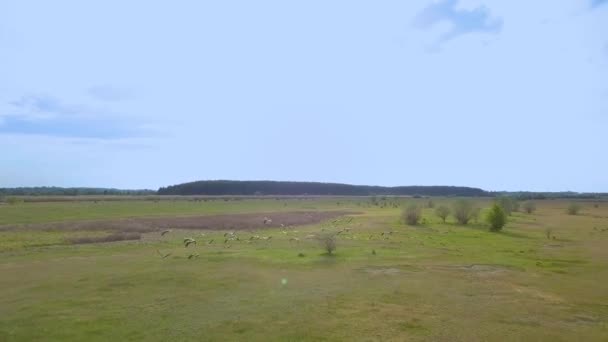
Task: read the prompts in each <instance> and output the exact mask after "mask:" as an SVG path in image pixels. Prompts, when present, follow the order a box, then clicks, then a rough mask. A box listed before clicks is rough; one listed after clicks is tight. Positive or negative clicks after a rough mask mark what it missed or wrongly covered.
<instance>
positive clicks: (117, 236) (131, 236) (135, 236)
mask: <svg viewBox="0 0 608 342" xmlns="http://www.w3.org/2000/svg"><path fill="white" fill-rule="evenodd" d="M139 239H141V234H139V233H122V232H118V233H112V234H110V235H107V236H94V237H93V236H87V237H79V238H72V239H67V242H68V243H70V244H83V243H100V242H116V241H128V240H139Z"/></svg>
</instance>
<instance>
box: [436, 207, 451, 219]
mask: <svg viewBox="0 0 608 342" xmlns="http://www.w3.org/2000/svg"><path fill="white" fill-rule="evenodd" d="M435 215H437V216H438V217H439V218H441V219H442V220H443V223H445V220H446V219H447V218H448V216H450V208H448V207H446V206H445V205H440V206H438V207H437V209H435Z"/></svg>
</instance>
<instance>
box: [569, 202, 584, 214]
mask: <svg viewBox="0 0 608 342" xmlns="http://www.w3.org/2000/svg"><path fill="white" fill-rule="evenodd" d="M579 211H581V206H580V204H578V203H570V205H569V206H568V215H578V213H579Z"/></svg>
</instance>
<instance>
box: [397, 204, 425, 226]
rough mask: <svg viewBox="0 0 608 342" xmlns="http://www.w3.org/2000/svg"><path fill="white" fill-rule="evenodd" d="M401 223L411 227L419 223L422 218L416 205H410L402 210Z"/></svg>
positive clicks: (420, 211)
mask: <svg viewBox="0 0 608 342" xmlns="http://www.w3.org/2000/svg"><path fill="white" fill-rule="evenodd" d="M401 216H402V218H403V221H404V222H405V223H407V224H409V225H411V226H415V225H417V224H418V223H420V219H421V218H422V210H421V209H420V207H418V206H417V205H416V204H414V203H412V204H410V205H408V206H407V208H405V209H403V213H402V214H401Z"/></svg>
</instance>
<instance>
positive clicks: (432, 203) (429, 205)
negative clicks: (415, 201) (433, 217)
mask: <svg viewBox="0 0 608 342" xmlns="http://www.w3.org/2000/svg"><path fill="white" fill-rule="evenodd" d="M426 206H427V207H429V208H431V209H433V208H435V202H433V200H429V201H428V202H427V203H426Z"/></svg>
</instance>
